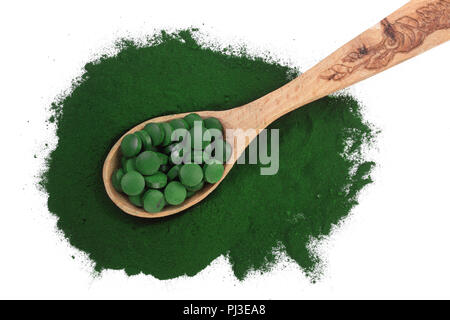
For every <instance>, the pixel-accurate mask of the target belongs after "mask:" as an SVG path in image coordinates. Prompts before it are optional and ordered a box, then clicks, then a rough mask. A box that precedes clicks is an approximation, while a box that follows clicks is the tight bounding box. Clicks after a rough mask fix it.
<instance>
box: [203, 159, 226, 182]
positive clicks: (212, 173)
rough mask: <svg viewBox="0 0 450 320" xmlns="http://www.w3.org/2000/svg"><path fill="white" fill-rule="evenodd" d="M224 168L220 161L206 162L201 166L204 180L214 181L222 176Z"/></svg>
mask: <svg viewBox="0 0 450 320" xmlns="http://www.w3.org/2000/svg"><path fill="white" fill-rule="evenodd" d="M224 171H225V168H224V166H223V164H221V163H212V164H206V165H205V166H204V167H203V172H204V175H205V180H206V182H209V183H216V182H219V180H220V179H221V178H222V176H223V173H224Z"/></svg>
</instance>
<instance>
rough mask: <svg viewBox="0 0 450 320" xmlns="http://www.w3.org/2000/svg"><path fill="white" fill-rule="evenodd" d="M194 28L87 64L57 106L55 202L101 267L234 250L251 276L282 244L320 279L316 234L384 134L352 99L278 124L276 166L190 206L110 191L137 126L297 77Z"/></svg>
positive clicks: (155, 268)
mask: <svg viewBox="0 0 450 320" xmlns="http://www.w3.org/2000/svg"><path fill="white" fill-rule="evenodd" d="M194 32H195V31H193V30H184V31H180V32H177V33H173V34H168V33H165V32H161V33H160V34H158V35H157V36H155V37H154V38H152V39H150V40H148V42H147V43H146V44H145V45H142V44H140V45H137V44H135V43H134V42H132V41H121V42H120V43H119V44H118V48H119V52H118V53H117V54H116V55H115V56H113V57H107V56H104V57H102V58H100V59H99V60H97V61H94V62H91V63H88V64H87V65H86V66H85V72H84V74H83V76H82V79H80V81H77V82H76V83H75V84H74V87H73V90H72V92H71V93H70V94H68V95H67V96H65V97H64V98H62V99H61V100H60V101H58V102H57V103H55V104H54V105H53V106H52V115H51V116H50V119H49V121H51V122H55V123H56V125H57V131H56V134H57V137H58V139H59V141H58V145H57V147H56V149H55V150H54V151H53V152H52V153H51V155H50V157H49V159H48V169H47V171H46V172H45V174H44V175H43V177H42V181H41V184H42V185H43V187H44V189H45V190H46V192H47V193H48V196H49V197H48V208H49V211H50V212H52V213H53V214H54V215H56V216H57V217H58V228H59V229H60V230H62V232H63V233H64V235H65V236H66V238H67V239H68V241H69V242H70V243H71V244H72V245H73V246H74V247H76V248H78V249H80V250H82V251H84V252H86V253H87V254H88V255H89V257H90V259H92V261H93V262H94V265H95V270H96V271H101V270H104V269H124V270H125V271H126V273H127V274H129V275H134V274H138V273H141V272H142V273H144V274H148V275H152V276H154V277H156V278H159V279H170V278H175V277H178V276H181V275H188V276H193V275H195V274H197V273H198V272H200V271H201V270H203V269H204V268H205V267H207V266H208V265H209V264H210V263H211V262H212V261H213V260H214V259H216V258H217V257H219V256H221V255H225V256H227V257H228V258H229V261H230V263H231V264H232V268H233V271H234V274H235V275H236V277H237V278H238V279H244V278H245V277H246V275H247V274H248V273H249V271H260V272H265V271H267V270H270V269H271V267H273V265H274V263H275V262H276V261H277V257H278V255H279V253H278V252H277V251H280V250H281V251H284V252H285V253H286V254H287V255H288V256H289V257H290V258H291V259H293V260H294V261H295V262H296V263H298V264H299V266H300V267H301V268H302V269H303V270H304V271H305V272H306V274H308V275H310V276H311V277H312V278H314V277H315V275H316V274H317V266H318V264H319V262H320V260H319V257H317V256H315V255H314V254H313V253H311V252H310V250H309V249H308V248H309V243H310V241H311V239H320V238H321V237H322V236H326V235H328V234H329V233H330V231H331V229H332V227H333V226H334V225H335V224H337V223H338V222H339V221H340V220H341V219H343V218H344V217H346V216H347V215H348V214H349V212H350V210H351V209H352V208H353V207H354V206H355V205H356V204H357V194H358V192H359V191H360V190H361V189H362V188H363V187H364V186H365V185H367V184H368V183H370V182H371V179H370V176H369V173H370V171H371V168H372V166H373V165H374V163H372V162H367V161H366V160H365V157H364V154H363V152H362V149H363V148H364V147H365V146H366V145H367V144H370V142H371V141H372V140H373V136H374V132H373V130H372V129H371V126H370V125H368V124H367V123H365V121H364V120H363V119H362V115H361V107H360V105H359V104H358V102H357V101H356V100H354V99H353V98H351V97H349V96H340V97H326V98H323V99H321V100H319V101H317V102H314V103H312V104H310V105H308V106H305V107H303V108H301V109H299V110H296V111H294V112H292V113H290V114H288V115H286V116H284V117H283V118H282V119H279V120H278V121H276V122H274V123H273V124H272V125H271V126H270V128H279V129H280V169H279V172H278V174H277V175H275V176H261V175H260V166H259V165H237V166H235V167H234V168H233V169H232V171H231V172H230V174H229V175H228V177H227V178H226V179H225V180H224V181H223V182H222V183H221V185H220V186H219V187H218V188H217V189H216V190H215V191H214V192H213V193H212V194H211V195H210V196H209V197H208V198H207V199H206V200H204V201H202V202H201V203H200V204H198V205H196V206H195V207H193V208H191V209H189V210H187V211H185V212H184V213H182V214H178V215H175V216H171V217H168V218H164V219H159V220H143V219H140V218H136V217H132V216H129V215H127V214H125V213H123V212H122V211H120V210H119V209H118V208H117V207H116V206H115V205H114V204H113V202H112V201H111V200H110V199H109V198H108V196H107V194H106V192H105V190H104V187H103V182H102V176H101V173H102V165H103V161H104V160H105V157H106V155H107V153H108V152H109V150H110V148H111V147H112V145H113V144H114V143H115V142H116V141H117V139H118V138H119V137H120V136H121V135H122V134H123V133H124V132H125V131H127V130H128V129H129V128H131V127H133V126H135V125H136V124H138V123H141V122H142V121H144V120H146V119H150V118H153V117H157V116H161V115H167V114H173V113H179V112H188V111H199V110H223V109H229V108H232V107H236V106H240V105H243V104H245V103H248V102H250V101H252V100H254V99H256V98H259V97H260V96H262V95H264V94H266V93H269V92H271V91H273V90H274V89H276V88H278V87H280V86H282V85H284V84H285V83H286V82H288V81H289V80H291V79H292V75H293V74H296V70H293V69H292V68H290V67H288V66H283V65H281V64H279V63H276V62H273V61H268V60H267V59H266V58H258V57H250V56H248V55H247V54H246V53H245V52H241V53H239V54H230V53H225V52H223V50H222V51H221V50H219V49H213V48H210V47H209V46H207V45H201V44H199V42H198V41H197V40H195V39H194V37H193V33H194ZM236 186H239V188H236Z"/></svg>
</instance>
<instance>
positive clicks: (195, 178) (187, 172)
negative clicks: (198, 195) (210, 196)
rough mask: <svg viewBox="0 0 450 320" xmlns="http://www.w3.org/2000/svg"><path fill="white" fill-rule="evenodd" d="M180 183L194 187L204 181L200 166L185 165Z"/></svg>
mask: <svg viewBox="0 0 450 320" xmlns="http://www.w3.org/2000/svg"><path fill="white" fill-rule="evenodd" d="M179 175H180V181H181V183H183V184H184V185H185V186H187V187H194V186H196V185H198V184H199V183H200V182H201V181H202V180H203V170H202V167H200V166H199V165H198V164H195V163H189V164H184V165H183V166H182V167H181V169H180V173H179Z"/></svg>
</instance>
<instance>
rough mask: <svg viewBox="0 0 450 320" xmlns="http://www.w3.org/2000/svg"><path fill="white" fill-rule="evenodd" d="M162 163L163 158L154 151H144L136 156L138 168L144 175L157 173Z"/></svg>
mask: <svg viewBox="0 0 450 320" xmlns="http://www.w3.org/2000/svg"><path fill="white" fill-rule="evenodd" d="M160 165H161V159H160V158H159V156H158V154H157V153H156V152H154V151H144V152H142V153H141V154H140V155H138V156H137V158H136V169H137V170H138V171H139V172H140V173H142V174H143V175H146V176H149V175H152V174H155V173H156V172H157V171H158V169H159V167H160Z"/></svg>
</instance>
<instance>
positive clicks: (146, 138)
mask: <svg viewBox="0 0 450 320" xmlns="http://www.w3.org/2000/svg"><path fill="white" fill-rule="evenodd" d="M135 134H136V135H137V136H138V137H139V139H141V141H142V146H143V148H144V149H145V150H149V149H150V148H151V147H152V138H150V135H149V134H148V133H147V131H145V130H141V131H137V132H136V133H135Z"/></svg>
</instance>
